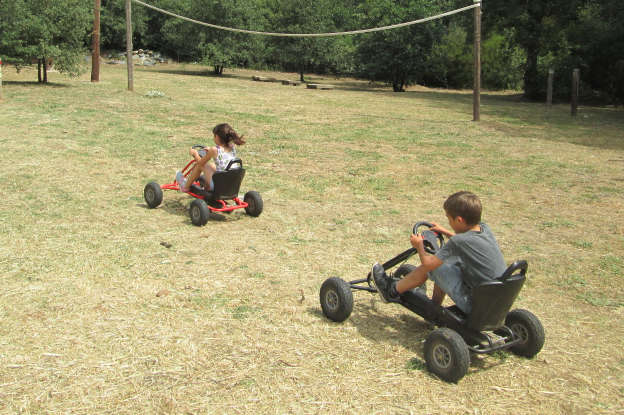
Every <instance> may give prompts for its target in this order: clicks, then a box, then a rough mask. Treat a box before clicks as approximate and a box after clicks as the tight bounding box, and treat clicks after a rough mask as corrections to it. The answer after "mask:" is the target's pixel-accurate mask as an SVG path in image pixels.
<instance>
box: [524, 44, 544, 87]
mask: <svg viewBox="0 0 624 415" xmlns="http://www.w3.org/2000/svg"><path fill="white" fill-rule="evenodd" d="M537 55H538V48H537V47H536V46H533V47H530V48H527V60H526V69H525V71H524V96H525V97H527V98H529V99H537V98H539V95H540V85H539V82H538V79H537V75H538V73H537Z"/></svg>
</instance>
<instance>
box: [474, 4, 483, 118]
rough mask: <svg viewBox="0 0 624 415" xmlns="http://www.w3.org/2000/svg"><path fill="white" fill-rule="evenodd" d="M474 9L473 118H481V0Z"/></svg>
mask: <svg viewBox="0 0 624 415" xmlns="http://www.w3.org/2000/svg"><path fill="white" fill-rule="evenodd" d="M473 2H474V3H477V4H478V5H477V7H475V9H474V75H473V78H474V87H473V91H472V120H473V121H479V120H480V119H481V0H473Z"/></svg>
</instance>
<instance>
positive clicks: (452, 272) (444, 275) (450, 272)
mask: <svg viewBox="0 0 624 415" xmlns="http://www.w3.org/2000/svg"><path fill="white" fill-rule="evenodd" d="M429 274H430V279H431V280H432V281H433V282H435V286H434V297H433V298H432V300H433V301H436V302H437V301H440V303H442V300H443V299H444V295H445V294H448V296H449V297H451V299H452V300H453V301H454V302H455V304H456V305H457V307H459V309H460V310H462V311H463V312H464V313H470V310H471V308H472V307H471V304H470V293H469V289H468V287H467V286H466V285H465V284H464V279H463V276H462V272H461V269H460V268H459V265H458V264H457V263H453V262H452V261H451V263H447V262H445V263H444V264H442V265H441V266H439V267H438V268H436V269H434V270H433V271H431V272H430V273H429ZM436 287H437V289H438V293H437V295H436V292H435V289H436Z"/></svg>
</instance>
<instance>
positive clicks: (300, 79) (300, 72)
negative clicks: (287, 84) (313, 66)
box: [299, 71, 305, 82]
mask: <svg viewBox="0 0 624 415" xmlns="http://www.w3.org/2000/svg"><path fill="white" fill-rule="evenodd" d="M299 82H305V80H304V79H303V71H299Z"/></svg>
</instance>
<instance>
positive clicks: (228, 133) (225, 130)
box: [212, 123, 245, 146]
mask: <svg viewBox="0 0 624 415" xmlns="http://www.w3.org/2000/svg"><path fill="white" fill-rule="evenodd" d="M212 133H213V134H216V135H218V136H219V138H220V139H221V141H222V142H223V143H224V144H226V145H228V146H229V145H230V142H231V141H234V144H236V145H239V146H240V145H243V144H245V140H244V139H243V137H244V136H239V135H238V134H237V133H236V131H234V129H233V128H232V127H231V126H230V124H227V123H223V124H217V125H216V126H215V128H213V129H212Z"/></svg>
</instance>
